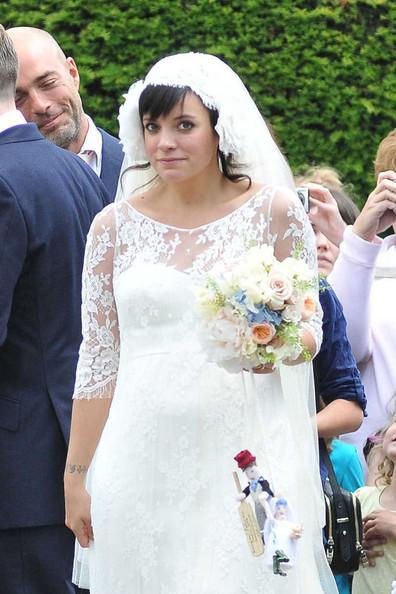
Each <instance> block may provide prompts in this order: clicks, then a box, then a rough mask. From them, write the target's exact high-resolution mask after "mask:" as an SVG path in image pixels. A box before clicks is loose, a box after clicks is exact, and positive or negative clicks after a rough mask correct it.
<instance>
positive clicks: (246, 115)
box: [117, 52, 293, 199]
mask: <svg viewBox="0 0 396 594" xmlns="http://www.w3.org/2000/svg"><path fill="white" fill-rule="evenodd" d="M148 85H165V86H171V87H189V88H190V89H191V90H192V91H193V92H194V93H195V94H196V95H198V96H199V97H200V99H201V100H202V102H203V104H204V105H205V106H206V107H207V108H209V109H213V108H214V109H216V110H217V111H218V113H219V117H218V121H217V124H216V126H215V130H216V132H217V134H218V136H219V149H220V150H221V151H222V152H223V153H224V155H226V156H227V155H232V157H233V159H234V161H235V162H237V163H238V164H240V165H241V166H242V168H241V171H242V172H243V173H246V174H247V175H249V176H250V177H251V178H252V180H253V181H256V182H262V183H265V184H273V185H282V186H289V187H293V179H292V175H291V172H290V169H289V167H288V165H287V163H286V161H285V159H284V157H283V155H282V153H281V152H280V150H279V148H278V147H277V145H276V143H275V142H274V140H273V138H272V136H271V134H270V131H269V129H268V127H267V125H266V123H265V121H264V119H263V117H262V116H261V114H260V112H259V110H258V109H257V106H256V104H255V103H254V101H253V99H252V98H251V96H250V94H249V92H248V91H247V89H246V87H245V85H244V84H243V83H242V81H241V79H240V78H239V76H238V75H237V74H236V73H235V72H234V71H233V70H232V69H231V68H230V67H229V66H228V65H227V64H225V63H224V62H222V61H221V60H220V59H219V58H216V57H215V56H212V55H209V54H200V53H193V52H189V53H185V54H176V55H174V56H168V57H166V58H163V59H162V60H160V61H159V62H157V63H156V64H155V65H154V66H153V67H152V68H151V70H150V71H149V72H148V74H147V76H146V78H145V79H144V80H140V81H138V82H136V83H134V84H133V85H132V86H131V87H130V89H129V91H128V93H127V94H126V95H125V96H124V97H125V103H124V104H123V105H122V106H121V107H120V113H119V116H118V119H119V124H120V140H121V143H122V145H123V149H124V152H125V158H124V163H123V166H122V169H121V180H122V184H121V186H122V188H120V187H119V189H118V192H117V199H121V198H122V197H126V196H130V195H131V194H133V193H134V191H136V190H137V189H138V188H139V187H141V186H142V185H143V184H145V183H147V182H148V181H149V180H151V179H152V178H153V177H155V171H154V170H153V169H152V168H151V167H150V168H149V169H145V170H142V169H130V166H131V165H132V166H133V165H138V164H142V163H147V162H148V159H147V155H146V151H145V147H144V138H143V131H142V125H141V122H140V118H139V109H138V107H139V98H140V95H141V93H142V91H143V89H145V88H146V87H147V86H148ZM124 172H125V175H124Z"/></svg>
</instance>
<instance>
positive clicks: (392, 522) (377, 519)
mask: <svg viewBox="0 0 396 594" xmlns="http://www.w3.org/2000/svg"><path fill="white" fill-rule="evenodd" d="M363 533H364V538H365V540H366V541H370V540H373V539H388V538H393V539H395V540H396V512H393V511H390V510H387V509H384V510H381V511H375V512H371V514H368V515H367V516H365V517H364V518H363ZM380 544H382V543H380Z"/></svg>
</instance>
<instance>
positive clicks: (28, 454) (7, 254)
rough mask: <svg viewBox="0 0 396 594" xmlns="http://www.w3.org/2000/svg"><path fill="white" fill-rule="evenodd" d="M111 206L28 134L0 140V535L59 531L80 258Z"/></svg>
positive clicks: (22, 130)
mask: <svg viewBox="0 0 396 594" xmlns="http://www.w3.org/2000/svg"><path fill="white" fill-rule="evenodd" d="M109 201H110V200H109V196H108V194H107V191H106V189H105V187H104V186H103V184H102V182H101V181H100V180H99V178H98V177H97V176H96V175H95V174H94V172H93V171H92V170H91V169H90V168H89V167H88V166H87V165H86V164H85V163H84V162H83V161H82V160H81V159H80V158H79V157H78V156H77V155H74V154H73V153H71V152H69V151H64V150H63V149H61V148H58V147H57V146H55V145H54V144H52V143H51V142H49V141H47V140H45V139H44V137H43V136H42V135H41V134H40V133H39V132H38V130H37V128H36V125H35V124H26V125H20V126H14V127H12V128H9V129H8V130H6V131H4V132H2V133H0V529H5V528H14V527H28V526H44V525H50V524H57V523H63V522H64V497H63V472H64V465H65V457H66V448H67V442H68V437H69V429H70V416H71V404H72V401H71V396H72V393H73V386H74V376H75V369H76V364H77V357H78V348H79V345H80V342H81V321H80V319H81V313H80V306H81V271H82V265H83V257H84V248H85V241H86V235H87V232H88V230H89V227H90V224H91V221H92V219H93V218H94V216H95V215H96V213H98V212H99V211H100V210H101V209H102V208H103V207H104V206H105V205H106V204H108V203H109Z"/></svg>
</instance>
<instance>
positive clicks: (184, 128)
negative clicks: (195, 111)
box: [179, 120, 194, 130]
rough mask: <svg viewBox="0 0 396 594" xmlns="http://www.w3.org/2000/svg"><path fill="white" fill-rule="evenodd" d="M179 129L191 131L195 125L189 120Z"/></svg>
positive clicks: (182, 123)
mask: <svg viewBox="0 0 396 594" xmlns="http://www.w3.org/2000/svg"><path fill="white" fill-rule="evenodd" d="M179 128H180V129H181V130H191V129H192V128H194V124H193V123H192V122H190V121H189V120H183V121H182V122H180V124H179Z"/></svg>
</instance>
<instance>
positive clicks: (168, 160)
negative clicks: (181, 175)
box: [157, 157, 185, 163]
mask: <svg viewBox="0 0 396 594" xmlns="http://www.w3.org/2000/svg"><path fill="white" fill-rule="evenodd" d="M157 161H159V162H160V163H178V162H179V161H185V159H184V158H183V157H162V158H160V159H157Z"/></svg>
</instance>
